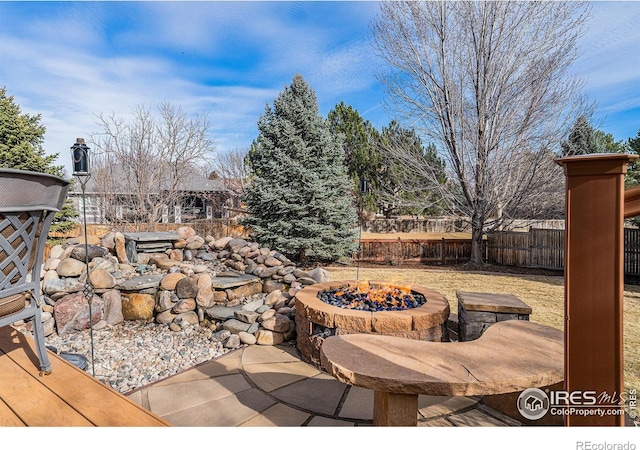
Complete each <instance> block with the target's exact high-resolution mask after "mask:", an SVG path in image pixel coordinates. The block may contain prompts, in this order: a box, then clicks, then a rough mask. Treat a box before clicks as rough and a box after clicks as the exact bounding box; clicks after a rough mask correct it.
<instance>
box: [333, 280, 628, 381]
mask: <svg viewBox="0 0 640 450" xmlns="http://www.w3.org/2000/svg"><path fill="white" fill-rule="evenodd" d="M327 271H328V272H329V273H330V275H331V278H332V279H334V280H353V279H355V278H356V268H355V267H329V268H327ZM359 275H360V276H359V278H360V279H362V280H384V281H389V282H398V283H407V284H410V283H413V284H420V285H423V286H426V287H429V288H431V289H433V290H436V291H438V292H440V293H441V294H443V295H444V296H445V297H447V299H448V300H449V304H450V306H451V311H452V312H457V300H456V291H477V292H494V293H498V294H513V295H515V296H516V297H518V298H520V299H521V300H522V301H524V302H525V303H527V304H528V305H529V306H531V308H532V310H533V314H532V315H531V317H530V320H532V321H534V322H538V323H542V324H545V325H549V326H552V327H555V328H558V329H560V330H562V329H563V328H564V320H563V315H564V278H563V277H562V276H543V275H521V274H517V275H516V274H503V273H493V272H464V271H448V270H437V269H430V268H428V269H413V268H411V269H407V268H386V267H381V268H360V270H359ZM624 367H625V388H626V390H627V391H628V390H629V389H632V388H633V389H640V286H631V285H625V293H624Z"/></svg>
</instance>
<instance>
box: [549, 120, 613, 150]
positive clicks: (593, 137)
mask: <svg viewBox="0 0 640 450" xmlns="http://www.w3.org/2000/svg"><path fill="white" fill-rule="evenodd" d="M560 146H561V147H562V156H572V155H586V154H590V153H602V152H604V151H605V150H604V148H603V145H602V143H601V142H600V141H599V139H598V134H597V132H596V129H595V128H593V127H592V126H591V124H590V123H589V122H588V121H587V119H586V118H585V117H582V116H581V117H578V118H577V119H576V121H575V123H574V124H573V125H572V126H571V129H570V130H569V136H568V137H567V140H566V141H563V142H562V143H561V144H560Z"/></svg>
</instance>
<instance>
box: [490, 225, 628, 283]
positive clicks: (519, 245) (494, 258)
mask: <svg viewBox="0 0 640 450" xmlns="http://www.w3.org/2000/svg"><path fill="white" fill-rule="evenodd" d="M564 246H565V243H564V230H543V229H535V228H533V229H531V230H530V231H529V232H528V233H525V232H517V231H508V232H502V233H495V234H491V235H489V236H488V237H487V262H488V263H490V264H500V265H504V266H518V267H530V268H538V269H552V270H563V269H564V263H565V262H564ZM624 273H625V275H632V276H639V275H640V230H639V229H635V228H625V229H624Z"/></svg>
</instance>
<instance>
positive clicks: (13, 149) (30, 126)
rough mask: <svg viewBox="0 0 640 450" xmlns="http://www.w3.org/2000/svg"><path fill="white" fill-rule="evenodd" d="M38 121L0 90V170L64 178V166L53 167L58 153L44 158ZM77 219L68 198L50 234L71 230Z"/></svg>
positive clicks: (4, 90)
mask: <svg viewBox="0 0 640 450" xmlns="http://www.w3.org/2000/svg"><path fill="white" fill-rule="evenodd" d="M40 119H41V116H40V114H37V115H35V116H32V115H29V114H23V113H22V112H21V110H20V106H19V105H17V104H16V103H15V100H14V98H13V96H10V95H7V88H6V87H3V88H0V167H6V168H9V169H18V170H29V171H31V172H43V173H47V174H50V175H55V176H58V177H64V170H63V166H60V165H54V164H55V161H56V159H58V156H59V155H58V153H56V154H53V155H46V154H45V151H44V148H43V147H42V144H43V142H44V133H45V127H44V125H42V124H41V123H40ZM76 217H78V214H77V213H76V211H75V208H74V207H73V203H72V201H71V199H69V198H67V199H66V201H65V203H64V205H63V208H62V210H61V211H60V212H58V213H57V214H56V215H55V217H54V219H53V223H52V224H51V231H60V232H65V231H69V230H71V229H73V228H74V227H75V226H76V223H75V222H74V221H73V219H74V218H76Z"/></svg>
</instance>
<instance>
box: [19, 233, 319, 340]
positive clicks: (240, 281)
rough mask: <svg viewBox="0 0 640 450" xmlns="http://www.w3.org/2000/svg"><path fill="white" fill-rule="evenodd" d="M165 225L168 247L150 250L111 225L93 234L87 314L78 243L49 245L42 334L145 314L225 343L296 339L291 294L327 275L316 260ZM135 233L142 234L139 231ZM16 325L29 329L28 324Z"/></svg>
mask: <svg viewBox="0 0 640 450" xmlns="http://www.w3.org/2000/svg"><path fill="white" fill-rule="evenodd" d="M169 234H172V235H173V236H175V238H173V237H172V238H171V239H166V240H165V241H166V242H170V243H171V248H166V250H165V251H164V252H156V251H155V250H157V249H156V248H155V247H153V246H152V247H151V250H152V251H147V249H146V248H144V247H141V246H139V245H138V244H137V243H136V242H137V241H136V242H134V241H133V240H131V239H127V238H126V236H125V234H123V233H118V232H110V233H107V234H106V235H105V236H103V237H102V238H94V239H93V241H92V240H90V243H89V245H88V248H87V250H88V251H89V258H88V259H89V261H90V262H89V270H90V273H89V279H90V281H91V284H92V286H93V288H94V292H95V294H94V296H93V300H92V316H91V319H90V318H89V313H88V309H89V308H88V302H87V301H86V299H85V298H84V294H83V290H84V287H85V281H86V272H87V271H86V265H85V263H84V261H85V244H83V243H79V242H78V240H77V239H76V240H72V239H70V240H68V241H67V242H65V243H64V244H63V245H57V246H55V247H53V248H52V249H51V252H50V256H49V258H48V259H47V261H46V262H45V263H44V265H43V266H44V267H43V271H42V279H41V286H42V292H43V293H44V299H45V303H46V304H45V305H44V306H43V311H44V312H43V323H44V325H45V334H46V335H50V334H52V333H54V332H55V331H57V332H58V334H59V335H69V334H73V333H77V332H79V331H83V330H86V329H88V328H89V321H90V320H91V323H92V325H93V328H94V329H101V328H105V327H109V326H114V325H116V324H118V323H120V322H122V321H125V320H136V321H137V320H142V321H146V322H155V323H157V324H158V325H159V326H166V327H167V328H168V330H172V331H175V332H179V331H182V330H186V329H187V328H188V327H192V326H205V327H208V328H210V329H212V330H214V331H215V332H216V334H218V333H219V336H217V338H218V339H220V340H221V341H224V345H225V347H227V348H236V347H239V346H240V345H242V344H249V345H250V344H255V343H257V344H262V345H276V344H280V343H282V342H284V341H285V340H292V339H294V338H295V322H294V318H295V300H294V299H293V297H294V295H295V293H296V292H297V291H298V290H299V289H301V288H302V287H303V286H307V285H311V284H314V283H317V282H321V281H325V280H326V279H328V275H327V273H326V271H324V270H323V269H321V268H316V269H313V270H310V271H308V272H307V271H304V270H301V269H299V268H298V267H296V265H295V264H294V263H293V262H292V261H290V260H289V259H288V258H286V256H284V255H282V254H281V253H279V252H277V251H275V250H271V249H268V248H265V247H261V246H259V245H258V244H257V243H253V242H250V241H247V240H245V239H242V238H235V237H230V236H228V237H224V238H219V239H216V238H214V237H212V236H207V237H206V238H202V237H200V236H197V235H196V232H195V230H193V229H192V228H190V227H180V228H178V229H177V230H176V231H175V234H173V233H169ZM134 237H135V238H137V239H138V241H140V242H143V241H144V239H145V237H146V236H144V235H143V233H138V234H136V235H135V236H134ZM129 238H131V235H129ZM127 240H128V241H129V242H127ZM131 242H134V244H135V245H136V249H135V250H136V251H135V260H136V261H135V262H133V261H130V258H129V255H132V251H131V247H132V246H131V245H130V246H129V247H130V249H129V252H127V251H126V246H127V244H129V243H131ZM166 242H165V243H163V246H165V245H166ZM127 253H129V255H128V254H127ZM16 326H18V327H22V328H24V331H28V330H29V329H30V324H29V323H26V324H24V323H23V324H16Z"/></svg>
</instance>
